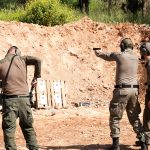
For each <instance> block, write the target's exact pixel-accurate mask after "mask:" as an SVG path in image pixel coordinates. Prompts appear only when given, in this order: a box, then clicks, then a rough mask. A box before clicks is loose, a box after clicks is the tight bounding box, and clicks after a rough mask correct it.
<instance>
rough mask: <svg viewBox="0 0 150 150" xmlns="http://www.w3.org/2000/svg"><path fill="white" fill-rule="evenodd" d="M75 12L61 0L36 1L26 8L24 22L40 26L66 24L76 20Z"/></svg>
mask: <svg viewBox="0 0 150 150" xmlns="http://www.w3.org/2000/svg"><path fill="white" fill-rule="evenodd" d="M75 18H76V17H75V12H74V11H73V10H72V9H71V8H69V7H67V6H65V5H62V4H61V3H60V2H59V0H36V1H34V2H32V3H29V4H28V5H27V6H26V13H25V15H23V16H22V19H21V20H22V21H24V22H28V23H36V24H40V25H46V26H48V25H51V26H54V25H58V24H64V23H67V22H70V21H73V20H74V19H75Z"/></svg>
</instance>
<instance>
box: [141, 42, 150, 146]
mask: <svg viewBox="0 0 150 150" xmlns="http://www.w3.org/2000/svg"><path fill="white" fill-rule="evenodd" d="M140 53H141V58H142V59H144V60H145V62H146V64H145V68H146V71H147V83H146V87H147V90H146V94H145V108H144V113H143V128H144V131H145V133H146V135H147V137H148V138H147V144H148V145H150V42H145V43H142V44H141V47H140Z"/></svg>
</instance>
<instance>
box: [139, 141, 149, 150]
mask: <svg viewBox="0 0 150 150" xmlns="http://www.w3.org/2000/svg"><path fill="white" fill-rule="evenodd" d="M140 146H141V150H148V145H147V144H146V143H145V142H140Z"/></svg>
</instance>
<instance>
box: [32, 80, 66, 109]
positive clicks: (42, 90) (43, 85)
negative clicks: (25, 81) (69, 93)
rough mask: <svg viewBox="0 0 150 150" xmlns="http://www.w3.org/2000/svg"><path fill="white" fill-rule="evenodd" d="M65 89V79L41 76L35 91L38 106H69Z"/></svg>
mask: <svg viewBox="0 0 150 150" xmlns="http://www.w3.org/2000/svg"><path fill="white" fill-rule="evenodd" d="M65 91H66V90H65V81H61V80H58V81H54V80H53V81H49V80H43V79H41V78H39V79H38V80H37V86H36V88H35V91H34V93H33V94H34V96H33V99H34V101H35V104H36V108H57V109H59V108H67V103H66V94H65Z"/></svg>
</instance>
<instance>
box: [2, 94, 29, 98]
mask: <svg viewBox="0 0 150 150" xmlns="http://www.w3.org/2000/svg"><path fill="white" fill-rule="evenodd" d="M27 97H29V96H20V95H3V98H27Z"/></svg>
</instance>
